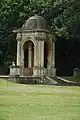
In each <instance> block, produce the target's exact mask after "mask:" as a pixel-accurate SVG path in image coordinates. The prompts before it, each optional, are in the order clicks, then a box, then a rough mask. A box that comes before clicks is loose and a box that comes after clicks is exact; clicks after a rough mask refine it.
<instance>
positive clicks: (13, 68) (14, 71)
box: [10, 66, 20, 76]
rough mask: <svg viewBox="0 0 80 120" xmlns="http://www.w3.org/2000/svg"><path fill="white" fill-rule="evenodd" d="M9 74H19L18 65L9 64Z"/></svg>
mask: <svg viewBox="0 0 80 120" xmlns="http://www.w3.org/2000/svg"><path fill="white" fill-rule="evenodd" d="M10 75H12V76H15V75H20V66H10Z"/></svg>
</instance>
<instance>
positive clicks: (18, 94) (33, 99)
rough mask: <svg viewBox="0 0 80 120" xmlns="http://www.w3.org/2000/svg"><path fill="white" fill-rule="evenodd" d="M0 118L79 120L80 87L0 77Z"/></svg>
mask: <svg viewBox="0 0 80 120" xmlns="http://www.w3.org/2000/svg"><path fill="white" fill-rule="evenodd" d="M0 120H80V87H76V86H73V87H72V86H52V85H24V84H16V83H12V82H7V81H6V80H1V79H0Z"/></svg>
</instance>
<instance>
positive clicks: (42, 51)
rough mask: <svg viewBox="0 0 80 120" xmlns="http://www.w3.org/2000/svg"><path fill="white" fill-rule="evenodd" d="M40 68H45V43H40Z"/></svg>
mask: <svg viewBox="0 0 80 120" xmlns="http://www.w3.org/2000/svg"><path fill="white" fill-rule="evenodd" d="M38 49H39V53H38V55H39V58H38V59H39V66H40V67H43V66H44V41H39V48H38Z"/></svg>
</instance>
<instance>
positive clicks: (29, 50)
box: [16, 15, 55, 76]
mask: <svg viewBox="0 0 80 120" xmlns="http://www.w3.org/2000/svg"><path fill="white" fill-rule="evenodd" d="M16 32H17V38H16V39H17V66H19V67H18V74H19V75H23V76H43V75H48V76H52V75H54V72H53V71H54V64H55V43H54V40H53V37H52V35H51V33H50V30H49V25H48V23H47V21H46V19H45V18H44V17H42V16H38V15H34V16H32V17H30V18H29V19H28V20H26V21H25V23H24V25H23V26H22V28H20V29H19V30H17V31H16Z"/></svg>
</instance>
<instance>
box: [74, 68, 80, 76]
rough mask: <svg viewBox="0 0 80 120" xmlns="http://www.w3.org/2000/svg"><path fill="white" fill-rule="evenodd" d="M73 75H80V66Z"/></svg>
mask: <svg viewBox="0 0 80 120" xmlns="http://www.w3.org/2000/svg"><path fill="white" fill-rule="evenodd" d="M73 76H80V69H79V68H74V71H73Z"/></svg>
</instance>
